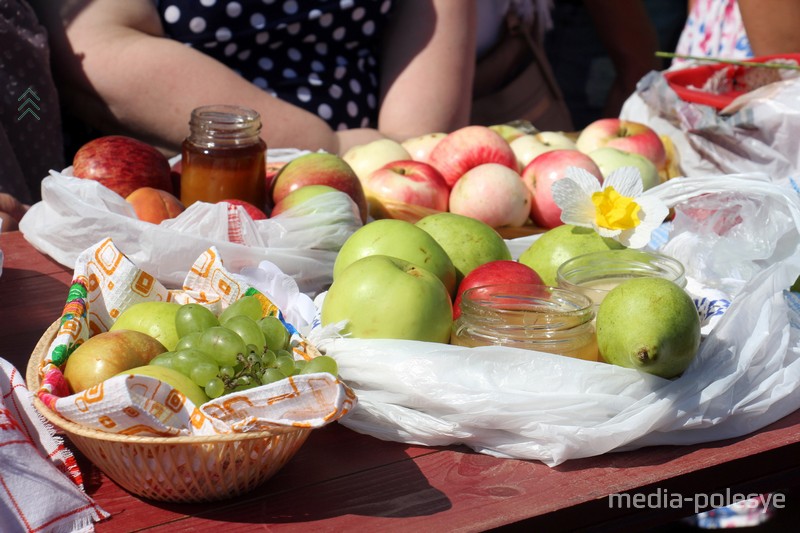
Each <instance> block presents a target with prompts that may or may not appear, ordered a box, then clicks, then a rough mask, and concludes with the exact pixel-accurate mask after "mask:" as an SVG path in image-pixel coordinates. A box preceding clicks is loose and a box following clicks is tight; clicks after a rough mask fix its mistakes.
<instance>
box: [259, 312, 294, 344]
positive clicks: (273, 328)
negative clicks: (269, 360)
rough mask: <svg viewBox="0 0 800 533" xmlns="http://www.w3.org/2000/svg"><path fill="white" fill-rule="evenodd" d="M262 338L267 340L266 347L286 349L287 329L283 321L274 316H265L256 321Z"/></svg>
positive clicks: (287, 342)
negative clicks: (262, 334)
mask: <svg viewBox="0 0 800 533" xmlns="http://www.w3.org/2000/svg"><path fill="white" fill-rule="evenodd" d="M258 325H259V326H260V327H261V331H262V332H263V333H264V339H265V340H266V341H267V348H269V349H271V350H274V351H277V350H283V349H286V348H287V347H288V346H289V331H287V329H286V326H284V325H283V322H281V320H280V319H279V318H278V317H276V316H272V315H270V316H265V317H264V318H262V319H261V320H259V321H258Z"/></svg>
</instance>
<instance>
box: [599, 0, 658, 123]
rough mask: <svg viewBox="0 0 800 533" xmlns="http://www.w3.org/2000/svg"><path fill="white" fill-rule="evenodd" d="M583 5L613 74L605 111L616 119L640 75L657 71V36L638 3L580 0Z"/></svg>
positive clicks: (645, 12)
mask: <svg viewBox="0 0 800 533" xmlns="http://www.w3.org/2000/svg"><path fill="white" fill-rule="evenodd" d="M584 5H585V6H586V10H587V11H588V12H589V15H590V17H591V18H592V22H593V23H594V26H595V28H596V30H597V35H598V36H599V38H600V40H601V41H602V43H603V45H604V46H605V49H606V51H607V53H608V56H609V57H610V58H611V61H612V62H613V63H614V69H615V70H616V73H617V77H616V79H615V82H614V85H613V86H612V88H611V93H610V94H609V98H608V101H607V104H606V111H605V112H606V115H607V116H612V115H613V116H616V115H618V114H619V110H620V108H621V106H622V104H623V102H624V101H625V99H626V98H628V97H629V96H630V95H631V94H632V93H633V92H634V91H635V90H636V84H637V83H638V82H639V80H640V79H641V78H642V76H644V75H645V74H647V73H648V72H650V71H651V70H660V69H661V67H662V66H661V60H660V59H658V58H657V57H656V55H655V53H656V51H658V33H657V32H656V28H655V25H654V24H653V21H652V20H651V19H650V16H649V15H648V13H647V10H646V8H645V6H644V2H642V0H613V1H608V0H584Z"/></svg>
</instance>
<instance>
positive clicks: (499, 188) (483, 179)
mask: <svg viewBox="0 0 800 533" xmlns="http://www.w3.org/2000/svg"><path fill="white" fill-rule="evenodd" d="M515 164H516V163H515ZM530 211H531V194H530V192H529V191H528V189H527V187H525V184H524V183H522V179H520V176H519V174H518V173H517V172H516V171H515V170H512V169H510V168H508V167H506V166H504V165H500V164H498V163H486V164H483V165H478V166H477V167H474V168H472V169H470V170H468V171H467V172H466V173H465V174H464V175H463V176H462V177H461V179H459V180H458V181H457V182H456V184H455V185H454V186H453V188H452V189H451V191H450V212H451V213H456V214H458V215H464V216H468V217H472V218H476V219H478V220H480V221H482V222H484V223H486V224H488V225H490V226H491V227H493V228H500V227H503V226H522V225H523V224H525V222H526V221H527V220H528V215H529V214H530Z"/></svg>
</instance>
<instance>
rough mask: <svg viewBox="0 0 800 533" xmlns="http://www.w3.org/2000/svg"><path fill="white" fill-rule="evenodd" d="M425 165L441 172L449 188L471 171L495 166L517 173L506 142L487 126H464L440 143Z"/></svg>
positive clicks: (511, 151) (515, 161)
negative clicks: (501, 166)
mask: <svg viewBox="0 0 800 533" xmlns="http://www.w3.org/2000/svg"><path fill="white" fill-rule="evenodd" d="M428 162H429V163H430V164H431V165H433V166H434V167H436V169H437V170H438V171H439V172H441V173H442V176H443V177H444V180H445V181H446V182H447V184H448V185H449V186H450V187H453V185H455V183H456V182H457V181H458V180H459V179H460V178H461V176H463V175H464V174H465V173H466V172H467V171H468V170H470V169H471V168H474V167H477V166H478V165H483V164H485V163H496V164H499V165H503V166H505V167H508V168H510V169H512V170H517V168H518V167H517V158H516V156H515V155H514V151H513V150H511V146H509V144H508V142H507V141H506V140H505V139H503V137H501V136H500V134H499V133H497V132H495V131H493V130H491V129H490V128H489V127H487V126H477V125H473V126H465V127H463V128H460V129H457V130H455V131H453V132H451V133H449V134H448V135H447V137H445V138H444V139H442V140H441V141H439V143H438V144H437V145H436V147H435V148H434V149H433V150H432V151H431V153H430V156H429V158H428Z"/></svg>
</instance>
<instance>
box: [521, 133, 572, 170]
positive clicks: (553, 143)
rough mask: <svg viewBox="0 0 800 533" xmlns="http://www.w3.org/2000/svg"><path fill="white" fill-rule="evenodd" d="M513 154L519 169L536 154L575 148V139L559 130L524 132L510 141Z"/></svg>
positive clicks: (526, 164)
mask: <svg viewBox="0 0 800 533" xmlns="http://www.w3.org/2000/svg"><path fill="white" fill-rule="evenodd" d="M509 144H510V146H511V149H512V150H513V151H514V155H515V156H516V157H517V162H518V163H519V170H520V172H522V170H523V169H524V168H525V167H526V166H528V163H530V162H531V161H533V160H534V159H535V158H536V156H539V155H541V154H543V153H545V152H549V151H551V150H577V148H576V147H575V141H573V140H572V139H570V138H569V137H567V136H566V135H565V134H564V133H562V132H559V131H540V132H539V133H526V134H525V135H523V136H522V137H517V138H516V139H514V140H513V141H511V142H510V143H509Z"/></svg>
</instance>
